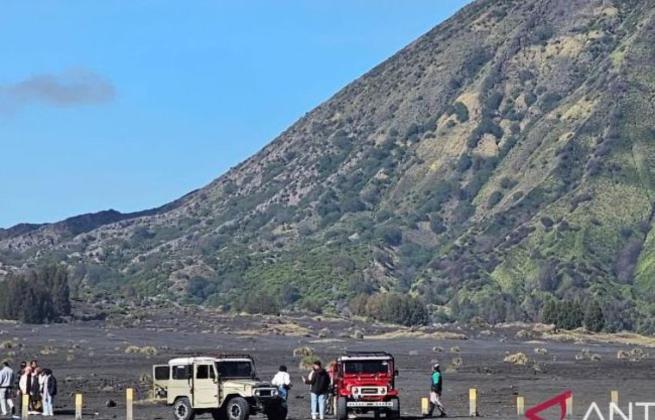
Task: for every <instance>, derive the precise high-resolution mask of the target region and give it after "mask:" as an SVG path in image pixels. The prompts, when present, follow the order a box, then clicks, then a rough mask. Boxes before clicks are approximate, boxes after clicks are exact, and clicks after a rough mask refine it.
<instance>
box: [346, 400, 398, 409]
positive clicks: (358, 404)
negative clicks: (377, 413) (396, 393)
mask: <svg viewBox="0 0 655 420" xmlns="http://www.w3.org/2000/svg"><path fill="white" fill-rule="evenodd" d="M346 407H348V408H393V401H348V402H347V403H346Z"/></svg>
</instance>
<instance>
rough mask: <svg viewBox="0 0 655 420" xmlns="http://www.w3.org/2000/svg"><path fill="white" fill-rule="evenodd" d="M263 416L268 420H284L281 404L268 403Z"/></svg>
mask: <svg viewBox="0 0 655 420" xmlns="http://www.w3.org/2000/svg"><path fill="white" fill-rule="evenodd" d="M264 414H266V418H267V419H268V420H284V418H285V417H286V416H285V415H284V414H283V407H282V404H280V403H279V402H273V403H268V404H267V405H266V407H265V408H264Z"/></svg>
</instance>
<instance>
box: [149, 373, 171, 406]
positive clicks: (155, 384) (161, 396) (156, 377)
mask: <svg viewBox="0 0 655 420" xmlns="http://www.w3.org/2000/svg"><path fill="white" fill-rule="evenodd" d="M170 380H171V368H170V366H168V365H154V366H153V367H152V398H153V400H155V401H165V400H166V395H167V394H168V383H169V381H170Z"/></svg>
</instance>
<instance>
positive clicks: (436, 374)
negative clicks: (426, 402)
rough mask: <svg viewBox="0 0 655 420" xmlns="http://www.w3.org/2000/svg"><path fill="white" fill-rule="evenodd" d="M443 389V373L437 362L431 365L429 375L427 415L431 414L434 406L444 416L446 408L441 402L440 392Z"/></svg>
mask: <svg viewBox="0 0 655 420" xmlns="http://www.w3.org/2000/svg"><path fill="white" fill-rule="evenodd" d="M442 391H443V375H441V367H440V366H439V363H435V365H434V366H433V367H432V376H431V377H430V411H429V413H428V416H432V413H433V412H434V408H435V407H436V408H437V409H439V412H440V413H441V417H446V408H445V407H444V406H443V404H442V403H441V393H442Z"/></svg>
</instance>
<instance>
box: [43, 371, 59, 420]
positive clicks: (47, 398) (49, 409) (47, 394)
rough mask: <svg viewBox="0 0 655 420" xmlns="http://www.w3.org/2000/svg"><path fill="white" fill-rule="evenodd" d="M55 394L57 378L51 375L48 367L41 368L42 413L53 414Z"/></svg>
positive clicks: (45, 414)
mask: <svg viewBox="0 0 655 420" xmlns="http://www.w3.org/2000/svg"><path fill="white" fill-rule="evenodd" d="M55 395H57V379H55V377H54V376H53V375H52V371H51V370H50V369H43V384H42V388H41V398H42V400H43V415H44V416H54V412H53V404H54V400H55Z"/></svg>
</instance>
